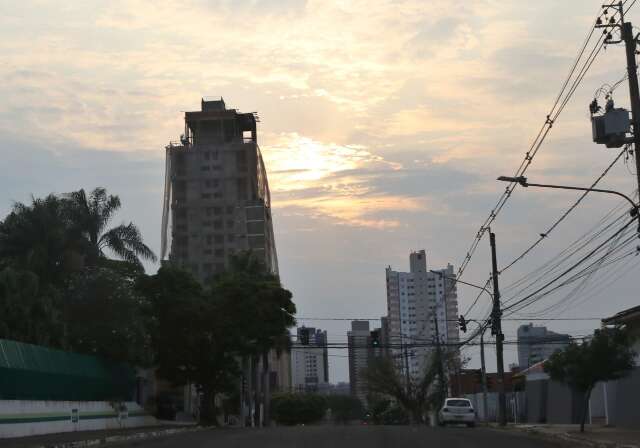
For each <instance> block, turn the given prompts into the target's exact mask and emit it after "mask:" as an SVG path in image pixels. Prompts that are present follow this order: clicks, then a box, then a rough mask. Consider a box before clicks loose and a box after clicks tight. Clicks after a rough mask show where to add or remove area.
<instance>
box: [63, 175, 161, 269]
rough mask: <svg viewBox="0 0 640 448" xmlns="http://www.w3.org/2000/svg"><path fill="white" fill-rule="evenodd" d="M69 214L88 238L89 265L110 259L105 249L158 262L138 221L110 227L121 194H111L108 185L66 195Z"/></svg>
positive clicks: (130, 259)
mask: <svg viewBox="0 0 640 448" xmlns="http://www.w3.org/2000/svg"><path fill="white" fill-rule="evenodd" d="M66 199H67V213H68V217H69V219H70V221H71V224H72V228H73V232H74V233H75V234H76V235H80V236H82V237H83V238H85V239H86V240H85V242H86V255H87V264H88V265H89V266H96V265H98V263H99V261H100V259H103V258H106V255H105V252H104V251H105V249H109V250H111V251H112V252H113V253H115V254H116V255H117V256H118V257H120V258H121V259H122V260H125V261H127V262H129V263H133V264H137V265H141V261H140V259H143V260H149V261H153V262H155V261H156V260H157V258H156V256H155V254H154V253H153V251H152V250H151V249H150V248H149V247H148V246H147V245H145V244H144V243H143V240H142V235H141V234H140V231H139V230H138V227H136V225H135V224H133V223H129V224H126V225H125V224H121V225H119V226H116V227H113V228H111V229H107V226H108V224H109V221H111V218H112V217H113V215H114V214H115V212H116V211H118V209H119V208H120V206H121V204H120V198H119V197H118V196H113V195H107V191H106V190H105V189H104V188H101V187H99V188H96V189H94V190H93V191H92V192H91V193H89V196H87V194H86V193H85V191H84V190H83V189H80V190H78V191H74V192H72V193H69V194H67V195H66Z"/></svg>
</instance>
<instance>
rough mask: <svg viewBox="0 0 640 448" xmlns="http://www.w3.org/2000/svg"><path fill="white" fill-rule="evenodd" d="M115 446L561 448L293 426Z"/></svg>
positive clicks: (465, 433)
mask: <svg viewBox="0 0 640 448" xmlns="http://www.w3.org/2000/svg"><path fill="white" fill-rule="evenodd" d="M117 446H119V447H122V446H131V447H134V446H135V447H150V448H205V447H207V448H208V447H212V448H213V447H215V448H294V447H295V448H401V447H411V448H418V447H446V448H485V447H486V448H489V447H490V448H547V447H549V448H551V447H561V446H566V445H564V444H558V443H556V442H549V441H545V440H542V439H538V438H534V437H532V436H528V435H524V434H520V433H514V432H512V431H504V430H494V429H485V428H473V429H471V428H457V427H449V428H428V427H410V426H305V427H303V426H298V427H290V428H287V427H278V428H269V429H262V430H258V429H253V430H252V429H218V430H207V431H198V432H190V433H183V434H178V435H173V436H167V437H160V438H156V439H149V440H137V441H132V442H127V443H118V444H117Z"/></svg>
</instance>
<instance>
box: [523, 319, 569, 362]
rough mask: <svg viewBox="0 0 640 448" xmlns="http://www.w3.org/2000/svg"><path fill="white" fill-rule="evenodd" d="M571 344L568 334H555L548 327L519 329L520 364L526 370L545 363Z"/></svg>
mask: <svg viewBox="0 0 640 448" xmlns="http://www.w3.org/2000/svg"><path fill="white" fill-rule="evenodd" d="M569 342H571V336H570V335H568V334H560V333H554V332H553V331H550V330H547V327H534V326H533V324H528V325H520V327H518V364H519V367H520V369H522V370H524V369H527V368H529V367H531V366H532V365H534V364H536V363H538V362H540V361H544V360H545V359H547V358H548V357H549V356H551V355H552V354H553V352H555V351H556V350H562V349H563V348H565V347H566V346H567V345H569Z"/></svg>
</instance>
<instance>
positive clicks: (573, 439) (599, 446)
mask: <svg viewBox="0 0 640 448" xmlns="http://www.w3.org/2000/svg"><path fill="white" fill-rule="evenodd" d="M509 429H511V430H516V431H520V432H523V433H529V434H535V435H536V436H541V437H544V438H548V439H550V440H561V441H563V442H568V443H573V444H576V445H578V446H583V447H590V448H640V446H639V445H635V444H628V443H618V442H614V441H611V440H592V439H589V438H586V437H580V436H575V435H572V434H569V433H568V432H557V433H552V432H546V431H544V430H540V429H538V428H536V427H531V428H509Z"/></svg>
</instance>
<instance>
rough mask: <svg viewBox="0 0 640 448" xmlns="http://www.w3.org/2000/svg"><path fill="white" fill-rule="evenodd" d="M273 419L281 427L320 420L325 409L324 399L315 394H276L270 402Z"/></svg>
mask: <svg viewBox="0 0 640 448" xmlns="http://www.w3.org/2000/svg"><path fill="white" fill-rule="evenodd" d="M271 405H272V408H273V418H274V419H275V421H277V422H278V423H280V424H283V425H301V424H308V423H313V422H317V421H320V420H322V418H323V417H324V414H325V412H326V409H327V402H326V400H325V398H324V397H322V396H320V395H315V394H291V393H288V394H277V395H274V397H273V398H272V400H271Z"/></svg>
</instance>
